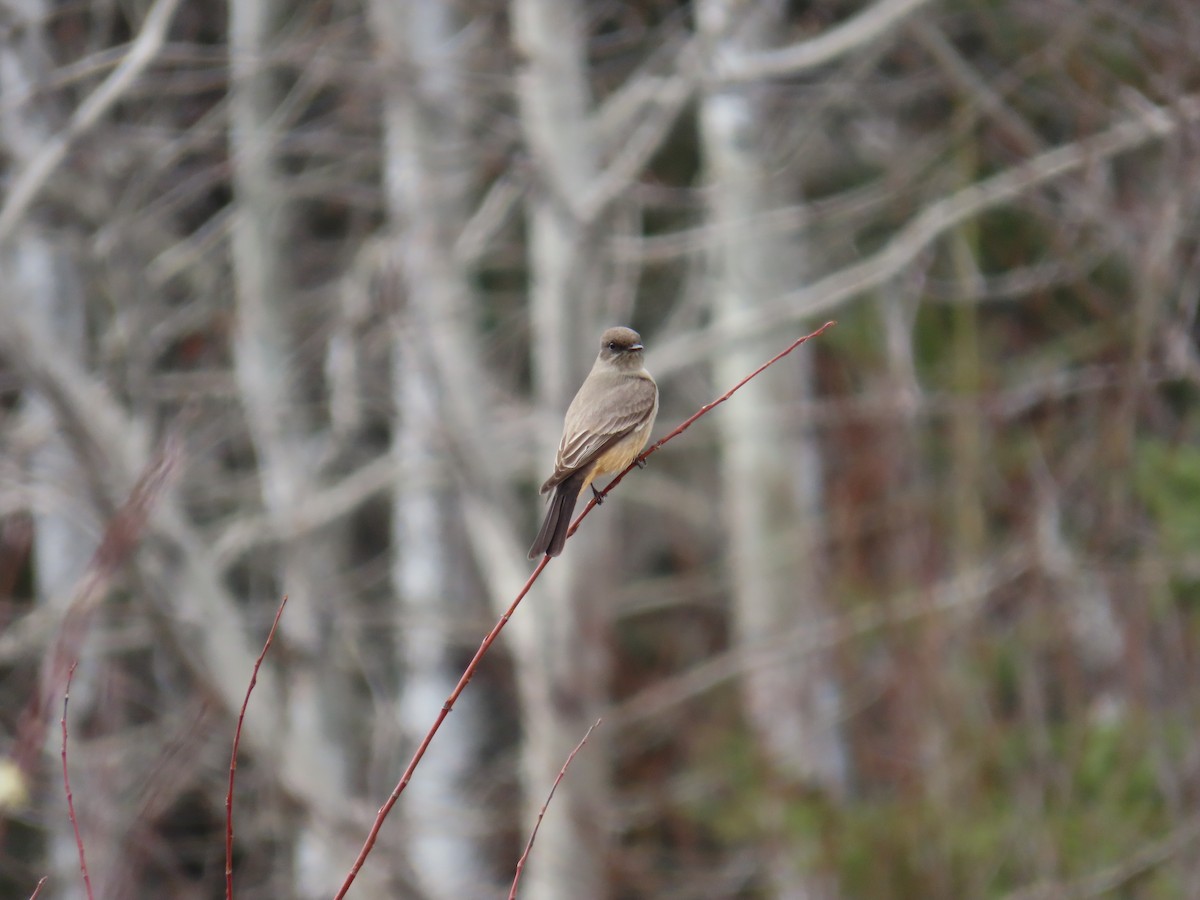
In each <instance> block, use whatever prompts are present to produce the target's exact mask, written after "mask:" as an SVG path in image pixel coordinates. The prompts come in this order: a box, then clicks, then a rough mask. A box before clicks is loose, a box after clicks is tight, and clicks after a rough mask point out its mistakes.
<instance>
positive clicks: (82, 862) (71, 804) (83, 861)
mask: <svg viewBox="0 0 1200 900" xmlns="http://www.w3.org/2000/svg"><path fill="white" fill-rule="evenodd" d="M78 665H79V661H78V660H76V661H75V662H73V663H71V668H70V669H68V670H67V686H66V687H65V688H64V689H63V713H62V719H60V720H59V722H60V724H61V725H62V770H63V788H64V789H65V790H66V792H67V815H68V816H70V818H71V828H72V829H73V830H74V832H75V846H76V847H78V848H79V871H81V872H82V873H83V888H84V891H86V893H87V897H88V900H92V878H91V876H90V875H89V874H88V867H87V855H86V854H85V853H84V852H83V835H81V834H80V833H79V820H78V819H77V818H75V798H74V797H73V796H72V795H71V776H70V775H68V774H67V703H68V701H70V699H71V679H72V678H74V677H75V667H76V666H78ZM45 880H46V879H44V878H43V879H42V881H45ZM41 889H42V883H41V882H40V881H39V882H38V891H40V890H41ZM34 896H35V897H36V896H37V891H34Z"/></svg>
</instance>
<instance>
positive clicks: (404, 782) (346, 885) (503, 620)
mask: <svg viewBox="0 0 1200 900" xmlns="http://www.w3.org/2000/svg"><path fill="white" fill-rule="evenodd" d="M836 324H837V323H836V322H826V323H825V324H824V325H822V326H821V327H820V328H818V329H817V330H816V331H814V332H812V333H811V334H806V335H805V336H804V337H802V338H797V339H796V340H794V341H792V343H791V344H790V345H789V346H788V347H787V349H785V350H783V351H782V352H780V353H777V354H776V355H775V356H773V357H771V358H770V359H769V360H767V361H766V362H765V363H763V364H762V365H761V366H759V367H758V368H757V369H755V370H754V371H753V372H751V373H750V374H749V375H747V376H746V377H745V378H743V379H742V380H741V381H739V382H738V383H737V384H735V385H734V386H733V387H731V388H730V389H729V390H728V391H726V392H725V393H724V394H722V395H721V396H720V397H718V398H717V399H716V400H714V401H712V402H711V403H708V404H705V405H704V406H702V407H700V409H698V410H697V411H696V412H695V414H694V415H692V416H691V417H690V418H688V419H687V420H685V421H684V422H683V423H681V424H680V425H679V426H678V427H676V428H675V430H674V431H672V432H671V433H670V434H668V435H667V436H666V437H664V438H660V439H659V440H658V441H656V442H655V443H654V444H653V445H652V446H650V447H649V448H648V449H647V450H645V451H644V452H643V453H642V454H641V455H640V456H639V457H638V458H637V459H636V460H635V461H634V462H632V463H630V464H629V465H628V466H626V467H625V468H624V469H623V470H622V471H621V472H620V473H619V474H618V475H617V477H616V478H614V479H613V480H612V481H611V482H609V484H608V487H606V488H605V489H604V490H603V491H602V492H601V496H602V497H603V496H607V495H608V492H609V491H611V490H612V489H613V488H614V487H616V486H617V485H618V484H619V483H620V481H621V479H623V478H624V477H625V476H626V475H628V474H629V470H630V469H632V468H633V467H634V466H636V465H640V464H641V463H642V461H643V460H645V459H646V457H648V456H649V455H650V454H651V453H653V452H654V451H656V450H658V448H660V447H662V446H663V445H664V444H666V443H667V441H669V440H671V439H673V438H675V437H678V436H679V435H681V434H683V432H685V431H687V430H688V429H689V428H690V427H691V426H692V423H694V422H695V421H696V420H697V419H699V418H700V417H701V416H702V415H704V414H705V413H707V412H710V411H711V410H713V409H714V408H716V407H717V406H720V405H721V404H722V403H724V402H725V401H726V400H728V399H729V398H730V397H732V396H733V395H734V394H735V393H737V391H738V390H740V389H741V388H742V387H743V386H744V385H745V384H746V382H748V381H750V379H752V378H754V377H756V376H758V375H761V374H762V373H763V372H764V371H765V370H766V369H768V368H769V367H771V366H773V365H774V364H775V363H777V362H779V360H781V359H783V358H784V357H785V356H787V355H788V354H789V353H791V352H792V351H793V350H795V349H796V348H797V347H799V346H800V345H801V344H803V343H806V342H807V341H811V340H812V339H813V338H815V337H817V336H818V335H820V334H823V333H824V332H825V331H826V330H827V329H829V328H831V327H833V326H834V325H836ZM595 505H596V501H595V499H594V498H593V499H592V500H590V501H589V502H588V505H587V506H585V507H584V509H583V512H581V513H580V514H579V516H578V518H576V519H575V522H574V524H573V525H572V526H571V530H570V532H568V535H570V534H574V533H575V530H576V529H577V528H579V523H580V522H582V521H583V519H584V517H585V516H586V515H587V514H588V513H589V512H591V511H592V508H593V507H594V506H595ZM551 559H552V557H549V556H543V557H542V559H541V561H540V562H539V563H538V564H537V567H536V568H535V569H534V570H533V573H532V574H531V575H530V576H529V578H528V579H526V581H525V584H524V585H523V586H522V587H521V590H520V592H518V594H517V596H516V598H515V599H514V600H513V602H512V603H511V604H509V607H508V609H506V610H505V611H504V615H503V616H501V617H500V620H499V621H498V622H496V624H495V625H494V626H493V627H492V630H491V631H489V632H488V634H487V637H485V638H484V639H483V643H481V644H480V645H479V649H478V650H476V651H475V655H474V656H473V657H471V661H470V662H469V663H467V667H466V669H464V670H463V673H462V676H461V677H460V678H459V679H458V684H456V685H455V686H454V690H452V691H451V692H450V696H449V697H447V698H446V702H445V703H443V704H442V708H441V710H440V711H439V712H438V715H437V718H436V719H434V721H433V725H431V726H430V728H429V731H428V732H426V734H425V737H424V738H422V739H421V743H420V744H419V745H417V749H416V751H415V752H414V753H413V756H412V759H410V760H409V762H408V766H407V768H405V770H404V774H403V775H401V776H400V780H399V781H398V782H397V783H396V786H395V787H394V788H392V793H391V794H390V795H389V796H388V798H387V800H386V801H385V802H384V804H383V806H381V807H379V812H378V813H376V815H375V822H374V823H373V824H372V825H371V830H370V831H369V832H368V833H367V838H366V840H365V841H364V842H363V845H362V849H361V850H359V851H358V856H357V857H356V858H355V860H354V865H352V866H351V867H350V871H349V873H347V875H346V880H345V881H343V882H342V886H341V888H339V889H338V892H337V893H336V894H335V895H334V900H342V898H344V897H345V896H346V893H347V892H348V891H349V890H350V885H352V884H353V883H354V879H355V878H357V877H358V873H359V870H361V869H362V867H363V863H364V862H365V861H366V859H367V856H368V855H369V854H370V852H371V849H372V848H373V847H374V846H375V842H376V841H377V840H378V839H379V830H380V828H382V827H383V821H384V819H386V818H387V816H388V813H390V812H391V811H392V807H393V806H395V805H396V801H397V800H399V799H400V795H401V794H402V793H404V789H405V788H406V787H408V783H409V781H411V780H412V776H413V772H414V771H416V768H417V765H418V764H419V763H420V762H421V758H422V757H423V756H424V755H425V751H426V750H428V749H429V744H430V742H431V741H432V740H433V736H434V735H435V734H437V732H438V729H440V728H441V727H442V723H443V722H444V721H446V716H448V715H449V714H450V710H451V709H453V708H454V704H455V702H456V701H457V700H458V697H459V695H460V694H461V693H462V692H463V689H464V688H466V686H467V684H468V683H469V682H470V680H471V678H472V677H473V676H474V675H475V670H476V669H478V668H479V664H480V662H481V661H482V660H483V657H484V655H485V654H486V653H487V651H488V649H489V648H490V647H491V646H492V644H493V643H494V642H495V640H496V638H497V637H499V635H500V632H501V631H502V630H503V629H504V626H505V625H507V624H508V620H509V619H511V618H512V615H513V613H514V612H516V610H517V606H519V605H520V603H521V601H522V600H524V599H525V595H526V594H528V593H529V590H530V588H532V587H533V584H534V582H535V581H537V579H538V576H539V575H541V574H542V570H543V569H545V568H546V564H547V563H549V562H550V560H551Z"/></svg>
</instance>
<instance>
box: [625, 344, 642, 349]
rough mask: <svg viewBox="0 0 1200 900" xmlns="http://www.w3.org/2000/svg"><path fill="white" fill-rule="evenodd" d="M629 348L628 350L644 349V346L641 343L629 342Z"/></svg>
mask: <svg viewBox="0 0 1200 900" xmlns="http://www.w3.org/2000/svg"><path fill="white" fill-rule="evenodd" d="M629 349H630V350H645V349H646V348H645V347H643V346H642V345H641V344H630V345H629Z"/></svg>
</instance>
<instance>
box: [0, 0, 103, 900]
mask: <svg viewBox="0 0 1200 900" xmlns="http://www.w3.org/2000/svg"><path fill="white" fill-rule="evenodd" d="M23 12H24V13H25V17H23V18H22V20H21V21H20V22H19V23H18V24H15V25H14V24H13V23H9V27H8V28H6V29H5V30H4V37H3V41H2V43H0V73H3V74H2V76H0V85H2V87H3V92H4V96H5V97H6V98H19V97H22V96H24V97H26V98H33V97H36V96H38V95H39V93H40V92H41V90H42V89H43V86H44V80H45V78H46V76H47V75H48V71H49V70H48V65H49V64H50V58H49V55H48V53H47V51H46V48H45V47H44V46H43V43H42V36H43V32H42V29H41V27H40V24H41V22H42V20H43V18H44V17H46V16H48V15H49V14H50V10H49V8H48V7H47V6H46V4H44V3H42V2H34V3H31V4H26V8H25V9H24V10H23ZM3 106H4V110H3V113H0V116H2V118H0V122H2V124H3V127H2V128H0V139H2V141H3V147H4V151H5V154H6V155H7V156H8V157H9V159H10V160H11V161H12V162H14V163H16V165H15V166H14V170H15V171H20V170H21V169H24V168H25V167H26V166H28V165H30V164H31V163H32V162H33V161H34V158H35V156H36V154H37V153H39V152H40V151H41V150H42V148H44V147H45V146H46V145H47V142H48V141H49V140H51V138H52V137H53V136H54V132H55V127H56V126H55V124H54V123H52V122H51V121H50V118H51V108H50V107H48V106H46V105H38V104H35V103H33V102H30V101H29V100H27V101H26V102H24V103H21V102H16V103H12V102H9V103H5V104H3ZM15 171H10V172H9V174H8V180H9V181H10V182H11V181H13V180H15ZM0 279H2V280H3V284H4V288H3V289H4V291H5V292H6V293H9V294H11V295H12V296H13V297H15V298H17V299H16V301H15V303H14V306H15V307H16V308H18V309H20V310H21V314H22V315H23V317H24V319H25V323H26V326H27V327H28V328H29V329H31V330H35V331H36V332H37V333H39V334H43V335H56V336H57V338H58V343H59V346H61V347H62V348H63V349H64V350H65V351H66V352H68V353H69V354H70V356H71V360H72V361H73V362H74V363H75V364H77V365H79V366H84V365H85V364H86V359H85V355H86V349H85V345H86V340H85V334H86V331H87V324H86V321H85V317H84V305H83V302H84V298H83V290H82V286H81V284H80V281H79V278H78V276H77V274H76V271H75V267H74V261H73V260H72V259H71V258H70V255H69V253H64V252H62V251H61V250H60V249H59V248H58V247H56V246H55V245H54V243H53V241H52V240H51V239H50V238H49V237H48V236H47V235H46V234H45V233H43V232H42V231H41V230H40V229H39V227H38V224H37V221H36V219H34V218H33V217H27V218H26V220H25V221H24V222H22V223H21V224H20V225H19V226H17V229H16V231H15V233H14V234H13V236H12V238H11V239H10V240H9V241H8V242H7V243H6V245H5V246H4V247H3V248H0ZM0 327H3V326H0ZM22 399H23V403H22V407H23V417H24V419H25V421H26V427H28V428H30V429H32V433H33V434H34V435H35V436H36V438H35V445H34V448H33V449H32V451H31V453H30V457H29V459H28V466H29V470H30V476H29V481H30V484H31V487H32V494H33V497H34V498H35V499H34V500H33V503H32V518H33V572H34V578H35V582H36V583H35V594H36V597H37V601H38V603H39V604H42V605H45V606H48V607H50V608H51V609H52V610H53V611H54V618H55V620H56V621H61V619H62V617H63V616H64V615H65V613H66V611H67V608H68V606H69V605H70V602H71V599H72V597H73V595H74V592H75V587H76V585H77V584H78V582H79V580H80V578H81V577H82V575H83V573H84V570H85V568H86V566H87V563H88V559H89V558H90V557H91V555H92V552H93V551H94V550H95V546H96V540H97V535H98V534H99V533H100V523H99V522H98V520H97V518H96V517H95V516H94V515H89V514H87V513H86V512H84V511H82V510H81V509H80V508H79V506H78V504H77V502H76V500H75V498H78V497H81V496H87V495H88V493H89V492H90V486H89V484H88V480H87V475H86V473H85V472H84V471H83V469H82V467H81V466H80V464H79V460H78V457H77V456H76V454H75V451H74V448H73V447H72V446H71V442H70V440H69V439H68V436H67V435H66V434H65V433H64V431H63V430H62V429H61V428H60V427H59V425H58V422H57V420H56V417H55V414H54V410H53V408H52V407H51V405H50V403H49V402H48V401H47V399H46V398H45V397H44V396H42V394H41V393H40V392H39V391H38V390H37V389H36V388H34V387H33V386H31V385H27V386H26V390H25V391H24V392H23V398H22ZM100 665H101V663H100V662H99V661H98V660H97V659H96V657H95V655H94V654H92V653H90V652H88V653H87V655H85V657H84V658H83V660H82V661H81V665H80V667H79V670H78V671H77V672H76V675H75V679H74V682H73V687H72V694H73V700H72V702H73V710H72V711H73V713H74V714H75V715H76V716H79V715H88V714H95V712H96V698H97V690H98V684H97V682H98V679H99V676H100V672H99V667H100ZM51 714H52V712H51ZM61 740H62V737H61V733H60V732H59V730H58V729H49V731H48V732H47V734H46V758H47V759H50V758H57V756H58V754H59V752H60V748H61ZM81 756H83V755H81V754H78V753H76V757H75V766H74V781H75V785H74V789H75V792H76V794H77V797H76V811H77V815H78V817H79V819H80V822H81V827H84V828H88V827H89V826H90V830H91V831H92V832H93V833H95V834H96V836H97V839H96V840H95V841H94V842H93V844H92V846H91V854H92V855H91V875H92V879H93V884H94V885H96V887H97V888H98V889H99V890H104V889H105V888H107V887H108V886H110V884H111V879H112V876H113V867H114V866H115V865H116V864H117V863H118V859H117V856H116V853H117V849H118V847H119V846H120V835H119V833H113V832H115V831H117V829H112V828H107V827H106V826H107V825H110V824H111V823H112V822H113V821H115V820H117V816H115V815H112V814H110V815H109V816H106V815H105V812H104V811H105V810H112V809H113V808H114V806H115V804H114V803H113V801H114V797H113V795H112V792H111V791H110V790H109V789H108V788H109V784H110V781H109V780H108V779H104V778H99V777H96V776H97V769H96V767H95V766H88V765H86V762H85V761H86V756H83V759H82V760H81V759H80V757H81ZM46 828H47V842H48V845H49V852H48V854H47V856H48V860H49V866H50V868H49V869H48V871H47V874H48V875H50V876H51V878H50V881H49V883H48V884H47V887H46V890H45V891H44V892H43V896H46V897H64V898H65V897H69V896H73V895H74V894H75V891H76V889H75V888H74V887H73V886H74V885H75V884H77V882H78V875H79V851H78V849H77V847H76V844H75V837H74V833H73V831H72V829H71V826H70V823H69V822H68V821H67V819H66V817H65V816H60V817H57V818H55V819H54V820H53V822H50V823H47V824H46ZM105 837H107V838H108V839H105Z"/></svg>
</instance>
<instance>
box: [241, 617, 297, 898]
mask: <svg viewBox="0 0 1200 900" xmlns="http://www.w3.org/2000/svg"><path fill="white" fill-rule="evenodd" d="M287 602H288V598H287V594H284V595H283V599H282V600H280V601H279V609H277V610H275V621H274V622H272V623H271V630H270V631H268V632H267V640H266V642H265V643H264V644H263V648H262V653H260V654H258V659H256V660H255V661H254V670H253V671H252V672H251V673H250V684H249V685H248V686H247V687H246V699H245V700H243V701H242V709H241V712H239V713H238V720H237V728H236V729H234V732H233V754H232V755H231V756H230V759H229V790H228V791H227V792H226V793H225V900H233V778H234V773H235V772H237V755H238V745H239V744H240V743H241V742H242V722H244V721H245V719H246V707H247V706H249V705H250V694H251V693H253V691H254V686H255V685H256V684H258V670H259V669H260V668H261V667H262V662H263V659H264V658H265V657H266V655H267V650H269V649H270V648H271V641H273V640H274V639H275V629H277V628H278V627H279V618H280V617H281V616H282V615H283V608H284V607H285V606H287Z"/></svg>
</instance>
